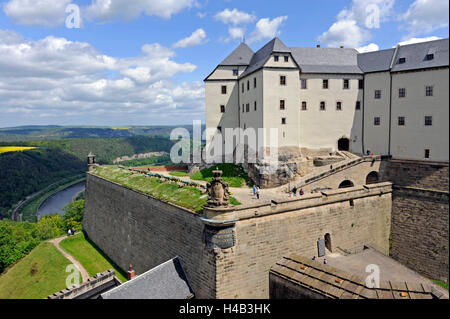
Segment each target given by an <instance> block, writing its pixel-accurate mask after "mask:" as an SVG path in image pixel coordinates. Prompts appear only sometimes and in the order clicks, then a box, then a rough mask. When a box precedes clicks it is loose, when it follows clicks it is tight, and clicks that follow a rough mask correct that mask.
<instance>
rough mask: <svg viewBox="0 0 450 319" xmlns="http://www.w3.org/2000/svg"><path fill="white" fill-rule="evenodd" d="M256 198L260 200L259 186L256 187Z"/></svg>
mask: <svg viewBox="0 0 450 319" xmlns="http://www.w3.org/2000/svg"><path fill="white" fill-rule="evenodd" d="M256 198H257V199H259V186H256Z"/></svg>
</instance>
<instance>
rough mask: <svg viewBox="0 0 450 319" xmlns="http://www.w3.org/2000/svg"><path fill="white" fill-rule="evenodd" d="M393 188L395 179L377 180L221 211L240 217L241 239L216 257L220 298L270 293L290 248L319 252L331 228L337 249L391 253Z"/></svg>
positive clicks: (226, 216) (304, 252)
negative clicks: (275, 270) (272, 276)
mask: <svg viewBox="0 0 450 319" xmlns="http://www.w3.org/2000/svg"><path fill="white" fill-rule="evenodd" d="M391 192H392V188H391V184H390V183H383V184H375V185H368V186H365V187H363V186H361V187H355V188H349V189H345V190H343V189H341V190H334V191H329V192H324V193H323V194H317V195H305V196H304V197H302V198H301V199H297V200H290V201H283V202H272V203H271V204H269V205H265V206H261V207H242V208H240V209H236V210H235V211H230V212H223V213H221V214H220V216H216V217H215V219H216V220H221V221H223V222H226V221H227V220H228V221H230V220H231V221H234V224H235V226H234V232H235V238H236V240H235V246H234V247H232V248H229V249H222V250H221V251H220V252H219V254H218V255H217V258H216V269H217V270H216V271H217V275H216V276H217V297H218V298H268V297H269V270H270V268H271V266H272V265H273V264H275V262H277V261H278V260H279V259H281V257H283V256H286V255H287V254H289V253H294V252H295V253H298V254H301V255H303V256H306V257H309V258H311V257H312V256H317V240H318V239H323V238H324V236H325V234H327V233H329V234H330V235H331V243H332V250H333V251H339V250H340V249H343V250H350V251H354V252H355V251H360V250H362V249H363V246H364V245H370V246H372V247H374V248H376V249H377V250H379V251H381V252H382V253H384V254H388V252H389V240H388V239H389V234H390V221H391V210H392V207H391V204H392V198H391ZM206 215H207V217H208V218H210V217H211V216H213V212H208V211H206Z"/></svg>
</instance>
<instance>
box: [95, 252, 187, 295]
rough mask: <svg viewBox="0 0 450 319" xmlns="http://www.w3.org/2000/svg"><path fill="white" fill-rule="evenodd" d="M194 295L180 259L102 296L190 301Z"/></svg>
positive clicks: (171, 261)
mask: <svg viewBox="0 0 450 319" xmlns="http://www.w3.org/2000/svg"><path fill="white" fill-rule="evenodd" d="M193 295H194V293H193V291H192V289H191V287H190V286H189V283H188V281H187V278H186V275H185V273H184V271H183V267H182V266H181V263H180V260H179V258H178V257H175V258H174V259H172V260H169V261H167V262H165V263H163V264H161V265H159V266H157V267H155V268H153V269H151V270H149V271H147V272H145V273H143V274H142V275H139V276H137V277H135V278H134V279H132V280H130V281H127V282H126V283H123V284H122V285H120V286H118V287H116V288H114V289H112V290H110V291H108V292H105V293H104V294H102V295H101V296H102V298H103V299H189V298H192V297H193Z"/></svg>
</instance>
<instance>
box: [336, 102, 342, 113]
mask: <svg viewBox="0 0 450 319" xmlns="http://www.w3.org/2000/svg"><path fill="white" fill-rule="evenodd" d="M336 110H337V111H342V102H336Z"/></svg>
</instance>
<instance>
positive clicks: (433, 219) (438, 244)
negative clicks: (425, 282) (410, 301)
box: [391, 176, 449, 282]
mask: <svg viewBox="0 0 450 319" xmlns="http://www.w3.org/2000/svg"><path fill="white" fill-rule="evenodd" d="M447 177H448V176H447ZM448 241H449V193H448V192H442V191H430V190H424V189H418V188H412V187H400V186H395V187H394V193H393V212H392V247H391V256H392V257H393V258H395V259H396V260H398V261H399V262H401V263H402V264H404V265H406V266H408V267H409V268H411V269H414V270H415V271H417V272H419V273H421V274H422V275H424V276H426V277H429V278H432V279H438V280H441V281H445V282H448V280H449V242H448Z"/></svg>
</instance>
